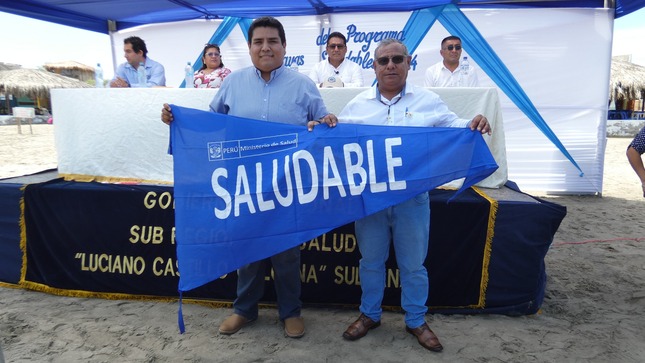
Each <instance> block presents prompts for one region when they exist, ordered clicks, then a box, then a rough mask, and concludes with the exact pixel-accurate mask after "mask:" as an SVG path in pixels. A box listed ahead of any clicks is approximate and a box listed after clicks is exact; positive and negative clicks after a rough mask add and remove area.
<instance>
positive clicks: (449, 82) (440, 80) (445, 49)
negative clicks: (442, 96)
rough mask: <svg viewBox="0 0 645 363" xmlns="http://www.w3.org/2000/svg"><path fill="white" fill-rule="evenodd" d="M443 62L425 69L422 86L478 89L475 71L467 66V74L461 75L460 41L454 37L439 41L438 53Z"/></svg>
mask: <svg viewBox="0 0 645 363" xmlns="http://www.w3.org/2000/svg"><path fill="white" fill-rule="evenodd" d="M439 53H440V54H441V57H443V61H441V62H438V63H436V64H435V65H433V66H431V67H429V68H428V69H426V77H425V83H424V85H425V86H426V87H479V80H478V79H477V70H475V67H473V66H472V65H470V66H469V71H468V74H463V73H462V71H461V67H459V66H460V63H459V61H460V60H461V39H459V37H456V36H454V35H451V36H449V37H446V38H444V39H443V40H442V41H441V50H440V51H439Z"/></svg>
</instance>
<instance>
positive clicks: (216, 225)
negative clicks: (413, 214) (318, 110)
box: [170, 106, 497, 291]
mask: <svg viewBox="0 0 645 363" xmlns="http://www.w3.org/2000/svg"><path fill="white" fill-rule="evenodd" d="M172 108H173V115H174V122H173V123H172V124H171V135H170V144H171V150H172V154H173V156H174V190H175V226H176V241H177V259H178V265H179V271H180V279H179V290H180V291H188V290H191V289H194V288H196V287H199V286H201V285H203V284H206V283H208V282H209V281H212V280H215V279H217V278H219V277H220V276H222V275H224V274H226V273H228V272H231V271H233V270H235V269H237V268H239V267H241V266H243V265H245V264H248V263H250V262H253V261H257V260H260V259H263V258H266V257H269V256H272V255H274V254H276V253H278V252H281V251H284V250H286V249H288V248H291V247H294V246H297V245H299V244H301V243H303V242H306V241H309V240H310V239H312V238H315V237H317V236H320V235H321V234H323V233H325V232H327V231H330V230H332V229H334V228H336V227H339V226H342V225H344V224H347V223H350V222H352V221H354V220H357V219H360V218H362V217H365V216H367V215H370V214H372V213H375V212H377V211H379V210H382V209H384V208H387V207H389V206H392V205H395V204H398V203H400V202H403V201H405V200H408V199H410V198H412V197H413V196H415V195H417V194H419V193H422V192H425V191H428V190H431V189H433V188H435V187H437V186H440V185H442V184H445V183H447V182H449V181H452V180H454V179H458V178H465V181H464V186H463V187H462V189H465V188H468V187H470V186H471V185H473V184H475V183H477V182H478V181H480V180H482V179H484V178H486V177H487V176H488V175H490V174H492V173H493V172H494V171H495V170H496V169H497V164H496V163H495V160H494V159H493V156H492V155H491V153H490V151H489V150H488V147H487V146H486V144H485V142H484V140H483V138H482V136H481V135H480V134H479V133H478V132H472V131H471V130H470V129H463V128H427V127H392V126H366V125H351V124H342V123H341V124H339V125H338V126H337V127H335V128H329V127H327V126H326V125H320V126H317V127H316V128H315V129H314V131H312V132H309V131H307V129H306V128H305V127H304V126H295V125H288V124H282V123H273V122H266V121H257V120H250V119H244V118H239V117H233V116H227V115H222V114H216V113H212V112H204V111H199V110H194V109H188V108H182V107H178V106H172Z"/></svg>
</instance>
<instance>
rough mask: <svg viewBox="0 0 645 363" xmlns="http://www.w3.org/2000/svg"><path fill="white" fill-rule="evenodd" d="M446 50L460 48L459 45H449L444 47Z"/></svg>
mask: <svg viewBox="0 0 645 363" xmlns="http://www.w3.org/2000/svg"><path fill="white" fill-rule="evenodd" d="M446 49H447V50H449V51H451V52H452V51H453V50H461V45H449V46H447V47H446Z"/></svg>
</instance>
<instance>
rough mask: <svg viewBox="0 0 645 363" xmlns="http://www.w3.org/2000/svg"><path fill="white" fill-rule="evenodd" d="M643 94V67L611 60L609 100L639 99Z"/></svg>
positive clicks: (644, 88)
mask: <svg viewBox="0 0 645 363" xmlns="http://www.w3.org/2000/svg"><path fill="white" fill-rule="evenodd" d="M644 94H645V67H643V66H639V65H638V64H634V63H631V62H625V61H621V60H616V59H613V60H612V61H611V76H610V77H609V98H610V100H614V101H615V100H616V99H620V98H622V99H627V100H634V99H641V98H643V95H644Z"/></svg>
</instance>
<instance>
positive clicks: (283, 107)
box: [210, 65, 328, 125]
mask: <svg viewBox="0 0 645 363" xmlns="http://www.w3.org/2000/svg"><path fill="white" fill-rule="evenodd" d="M210 109H211V111H213V112H217V113H223V114H228V115H231V116H237V117H245V118H250V119H255V120H263V121H273V122H280V123H286V124H292V125H306V124H307V121H311V120H319V119H321V118H322V117H323V116H325V115H327V114H328V112H327V108H326V107H325V104H324V103H323V100H322V97H321V96H320V92H319V91H318V88H317V87H316V84H314V82H313V81H312V80H311V79H309V77H307V76H306V75H304V74H301V73H299V72H298V71H294V70H291V69H288V68H286V67H285V66H284V65H282V66H281V67H280V68H277V69H275V70H274V71H272V72H271V79H270V80H269V81H268V82H266V81H265V80H264V79H263V78H262V77H261V75H260V71H259V70H258V69H256V68H255V67H248V68H243V69H240V70H237V71H234V72H233V73H231V74H229V75H228V76H227V77H226V78H224V81H223V82H222V86H221V87H220V89H219V91H217V94H216V95H215V97H214V98H213V101H212V102H211V104H210Z"/></svg>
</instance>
